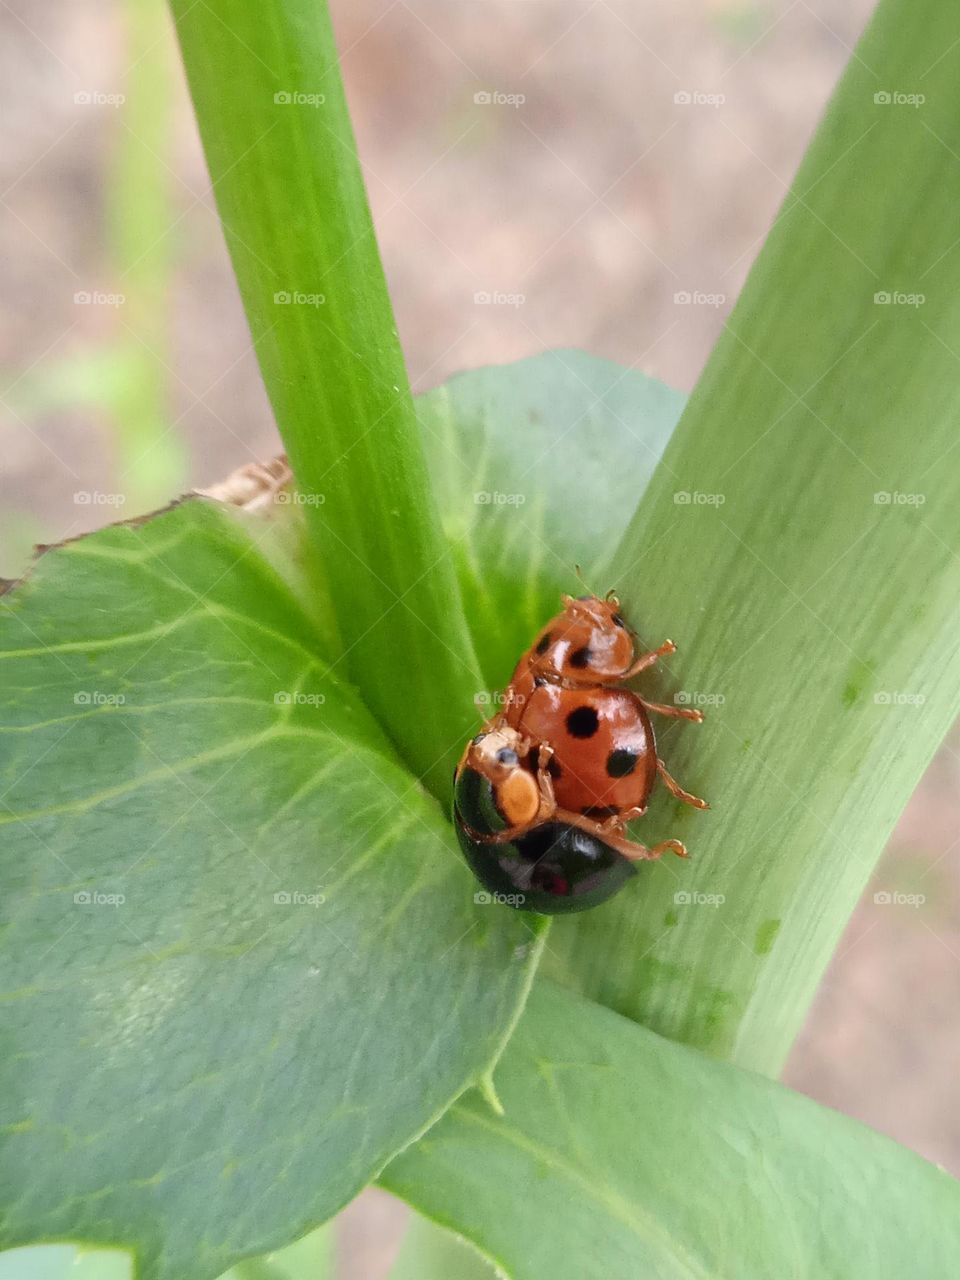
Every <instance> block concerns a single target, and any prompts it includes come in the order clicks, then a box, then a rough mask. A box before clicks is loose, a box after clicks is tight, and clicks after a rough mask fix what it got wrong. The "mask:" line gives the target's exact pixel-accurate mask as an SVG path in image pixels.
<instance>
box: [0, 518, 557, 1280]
mask: <svg viewBox="0 0 960 1280" xmlns="http://www.w3.org/2000/svg"><path fill="white" fill-rule="evenodd" d="M275 510H276V508H275ZM280 510H281V511H283V510H287V511H289V508H286V509H284V508H280ZM261 537H262V538H263V539H264V542H265V545H269V546H271V548H272V550H271V553H270V556H271V558H269V559H268V558H266V556H265V555H264V554H262V553H261V551H260V550H259V548H258V540H259V539H260V538H261ZM281 543H282V539H270V538H269V537H268V535H267V533H266V532H264V531H263V528H262V524H261V522H260V520H259V519H253V518H252V517H249V516H247V517H241V516H239V515H238V514H235V513H233V512H231V511H229V510H227V509H226V508H222V507H219V506H217V505H215V504H213V503H209V502H206V501H202V500H194V501H189V502H186V503H184V504H182V505H180V506H179V507H177V508H176V509H173V510H171V511H169V512H167V513H165V514H163V515H161V516H159V517H157V518H155V519H153V520H151V521H150V522H149V523H146V524H142V525H137V524H131V525H126V526H114V527H112V528H109V529H106V530H103V531H101V532H100V533H98V534H96V535H94V536H92V537H90V538H86V539H83V540H81V541H78V542H75V543H71V544H68V545H66V546H64V547H62V548H60V549H57V550H54V551H51V552H49V553H48V554H47V555H45V556H43V557H42V558H41V560H40V562H39V564H38V566H37V568H36V570H35V572H34V574H33V575H32V576H31V577H30V578H29V579H28V580H27V581H26V582H25V583H23V584H22V585H20V586H19V587H17V588H16V589H15V590H14V591H13V592H12V593H10V594H9V595H7V596H6V597H4V599H3V601H2V602H0V621H2V630H0V669H2V671H3V694H4V701H5V706H4V709H3V715H2V721H0V723H2V726H3V729H2V732H0V794H3V795H4V801H3V807H2V808H0V826H2V844H0V862H2V879H3V883H4V886H5V893H4V898H3V906H2V910H3V916H2V926H3V946H4V991H3V995H2V997H0V1008H2V1013H0V1030H2V1037H3V1043H4V1055H3V1061H2V1066H0V1100H2V1101H0V1106H2V1113H3V1114H2V1120H0V1124H2V1125H3V1126H5V1132H6V1142H5V1144H4V1147H3V1153H2V1156H0V1200H2V1202H3V1203H4V1205H5V1207H6V1217H5V1226H4V1230H3V1234H2V1236H0V1243H2V1244H3V1245H14V1244H20V1243H28V1242H32V1241H36V1240H40V1239H46V1240H49V1239H51V1238H52V1239H57V1238H60V1239H63V1238H69V1239H78V1240H84V1241H90V1242H95V1243H97V1244H116V1245H121V1246H128V1247H130V1248H132V1249H133V1250H135V1252H136V1253H137V1254H138V1255H139V1259H140V1263H141V1266H142V1274H143V1275H144V1276H146V1277H148V1278H149V1277H176V1280H184V1278H189V1277H198V1278H203V1277H213V1276H216V1275H218V1274H219V1273H220V1272H222V1271H223V1270H224V1269H225V1267H226V1266H228V1265H229V1264H230V1263H232V1262H234V1261H235V1260H237V1259H238V1258H241V1257H243V1256H246V1255H250V1254H259V1253H263V1252H265V1251H268V1250H270V1249H273V1248H277V1247H279V1246H282V1245H284V1244H286V1243H287V1242H288V1241H290V1240H291V1239H293V1238H294V1237H295V1236H297V1235H298V1234H301V1233H302V1232H303V1231H305V1230H306V1229H307V1228H308V1227H309V1226H311V1225H312V1224H315V1223H318V1222H320V1221H321V1220H323V1219H324V1218H326V1217H328V1216H329V1215H330V1214H332V1213H333V1212H334V1211H336V1210H337V1209H338V1208H339V1207H340V1206H341V1205H342V1204H344V1203H345V1202H346V1201H347V1200H349V1199H350V1198H351V1197H352V1196H353V1195H354V1194H355V1193H356V1192H357V1191H358V1190H359V1189H360V1188H361V1187H362V1186H363V1185H364V1184H365V1183H367V1182H368V1181H369V1180H370V1179H371V1177H373V1175H374V1174H375V1173H376V1172H377V1170H378V1169H379V1168H380V1167H382V1165H383V1164H384V1162H385V1161H386V1160H387V1159H389V1158H390V1157H391V1156H392V1155H393V1154H394V1153H395V1152H396V1151H397V1150H398V1149H399V1148H401V1147H402V1146H404V1145H406V1144H407V1143H408V1142H410V1141H411V1139H413V1138H414V1137H415V1136H416V1135H417V1134H419V1133H420V1132H421V1131H422V1130H423V1129H424V1128H425V1127H426V1126H427V1125H429V1124H430V1123H431V1122H432V1121H433V1120H434V1119H435V1118H436V1116H437V1115H439V1114H440V1113H441V1112H442V1111H443V1109H444V1108H445V1107H446V1106H447V1105H448V1104H449V1102H450V1101H451V1100H452V1099H453V1098H454V1097H455V1096H456V1095H457V1094H458V1093H459V1092H460V1091H461V1090H462V1089H463V1088H464V1087H466V1086H467V1085H468V1084H469V1083H471V1082H474V1081H477V1080H479V1079H480V1078H481V1077H482V1076H483V1075H484V1074H485V1073H486V1072H487V1071H488V1070H489V1067H490V1065H491V1063H492V1062H493V1061H494V1060H495V1058H496V1056H497V1055H498V1053H499V1051H500V1049H501V1047H502V1044H503V1042H504V1039H505V1037H506V1036H507V1034H508V1033H509V1029H510V1026H511V1024H512V1021H513V1019H514V1018H515V1016H516V1013H517V1010H518V1007H519V1004H520V1002H521V1001H522V999H523V996H524V993H525V989H526V985H527V983H528V981H529V977H530V973H531V970H532V965H533V963H534V961H535V957H536V952H537V943H536V940H535V937H534V933H533V930H532V928H531V926H530V924H528V922H526V921H525V920H524V919H522V918H520V917H518V916H516V915H513V914H511V913H507V912H504V911H498V910H493V909H490V908H483V907H476V906H475V905H474V902H473V893H474V889H475V885H474V883H473V881H472V879H471V877H470V875H469V874H468V872H467V871H466V869H465V867H464V866H463V863H462V860H461V858H460V856H459V853H458V852H457V850H456V845H455V842H454V841H453V839H452V838H451V832H450V828H449V824H448V823H447V821H446V819H445V817H444V815H443V814H442V813H441V812H440V810H439V808H438V806H437V804H436V802H435V801H434V800H432V799H431V798H430V797H429V796H428V795H426V793H425V792H424V791H423V789H422V788H421V786H420V785H419V784H418V783H417V782H416V780H415V779H414V778H413V777H412V776H411V775H410V774H409V773H407V772H406V771H405V770H404V769H402V768H401V767H400V766H399V765H398V764H397V762H396V760H395V757H394V754H393V751H392V748H391V747H390V746H389V744H388V743H387V741H386V739H385V738H384V735H383V733H382V732H381V730H380V729H379V728H378V727H377V725H376V723H375V722H374V720H373V718H372V716H371V715H370V713H369V712H368V711H367V710H366V709H365V707H364V706H363V704H362V703H361V702H360V700H359V699H358V697H357V696H356V694H355V692H354V691H353V690H352V689H351V687H350V686H349V685H347V684H345V683H344V682H343V680H342V679H341V678H340V673H339V670H338V669H337V664H336V663H333V664H331V663H330V662H329V661H328V660H327V659H326V658H325V656H323V647H322V640H321V639H320V636H319V633H318V631H317V629H316V627H315V626H314V624H313V621H312V619H311V616H310V613H309V612H308V610H307V609H305V608H304V607H302V606H301V603H300V600H299V598H298V587H299V585H300V584H299V583H296V585H294V586H291V584H290V583H289V582H288V581H287V579H286V578H284V577H283V576H282V575H281V572H280V570H279V568H278V567H277V566H280V565H282V564H283V563H284V562H283V557H282V556H281V555H280V553H279V551H278V550H277V549H276V548H277V547H278V546H279V545H280V544H281ZM388 658H389V660H391V661H392V655H388ZM277 895H280V896H279V898H278V897H277ZM27 1171H29V1176H27Z"/></svg>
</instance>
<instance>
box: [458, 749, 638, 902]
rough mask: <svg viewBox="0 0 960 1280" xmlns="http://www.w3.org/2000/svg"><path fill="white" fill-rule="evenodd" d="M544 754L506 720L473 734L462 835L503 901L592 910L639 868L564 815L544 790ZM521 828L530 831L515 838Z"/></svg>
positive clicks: (481, 874)
mask: <svg viewBox="0 0 960 1280" xmlns="http://www.w3.org/2000/svg"><path fill="white" fill-rule="evenodd" d="M539 755H540V752H539V750H538V748H536V747H535V746H533V745H532V744H530V743H528V742H527V741H526V740H524V739H523V738H522V737H521V736H520V735H519V734H517V733H516V731H515V730H512V729H509V728H506V727H501V728H498V729H494V730H491V731H489V732H487V733H481V734H478V735H477V737H476V738H474V739H473V741H472V742H471V743H470V744H469V746H468V748H467V750H466V752H465V753H464V757H463V759H462V760H461V762H460V765H459V767H458V769H457V773H456V777H455V786H454V813H453V817H454V825H455V826H456V829H457V839H458V840H459V842H460V848H461V850H462V851H463V855H464V858H465V859H466V861H467V863H468V864H469V866H470V868H471V870H472V871H473V873H474V875H475V876H476V877H477V879H478V880H479V881H480V883H481V884H482V885H483V887H484V888H485V889H486V890H487V891H488V892H489V893H491V894H494V895H497V897H498V900H502V901H504V902H506V903H507V904H508V905H510V906H514V907H516V908H518V909H520V910H523V911H536V912H539V913H540V914H541V915H558V914H561V913H565V912H573V911H585V910H587V909H588V908H589V907H595V906H598V905H599V904H600V903H601V902H605V901H606V900H607V899H608V898H610V897H612V896H613V894H615V893H616V892H617V890H618V889H621V888H622V887H623V885H624V884H625V883H626V882H627V880H628V879H630V877H631V876H633V875H634V874H635V868H634V865H633V863H632V862H631V861H630V860H629V859H627V858H625V857H623V856H622V855H621V854H620V853H618V852H617V851H616V849H614V848H611V846H610V845H609V844H607V843H605V842H604V841H603V840H601V839H600V838H599V837H598V836H597V835H596V834H594V833H593V832H591V831H588V830H584V829H583V828H582V827H580V826H574V825H572V824H571V823H568V822H564V821H561V820H557V818H556V816H555V815H556V810H555V806H553V808H551V805H550V803H549V801H548V800H546V799H545V798H544V796H543V794H542V791H541V780H542V776H543V769H541V764H543V767H544V768H545V762H541V760H540V759H539ZM515 827H521V828H523V832H522V834H520V835H518V836H515V837H513V838H510V834H509V833H510V831H511V830H512V829H513V828H515ZM504 833H506V838H504V839H503V840H496V837H497V836H499V835H502V834H504Z"/></svg>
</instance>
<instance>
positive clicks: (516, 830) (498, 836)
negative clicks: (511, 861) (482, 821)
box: [463, 814, 543, 844]
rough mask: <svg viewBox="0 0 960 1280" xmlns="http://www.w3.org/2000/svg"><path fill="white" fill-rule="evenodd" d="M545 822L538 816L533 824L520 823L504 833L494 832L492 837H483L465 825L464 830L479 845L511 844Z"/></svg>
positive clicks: (505, 829)
mask: <svg viewBox="0 0 960 1280" xmlns="http://www.w3.org/2000/svg"><path fill="white" fill-rule="evenodd" d="M542 821H543V818H541V817H540V815H539V814H538V815H537V817H536V818H534V819H533V821H532V822H518V823H517V825H516V826H514V827H504V829H503V830H502V831H494V832H493V833H492V834H490V835H481V834H480V832H479V831H474V829H473V827H468V826H467V824H466V823H465V822H464V823H463V830H464V831H465V832H466V833H467V835H468V836H469V837H470V839H471V840H475V841H476V842H477V843H478V844H509V843H510V841H512V840H519V839H520V837H521V836H525V835H526V834H527V832H528V831H532V830H533V828H534V827H535V826H537V825H538V824H539V823H541V822H542Z"/></svg>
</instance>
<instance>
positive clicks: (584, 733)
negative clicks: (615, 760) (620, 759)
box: [567, 706, 616, 754]
mask: <svg viewBox="0 0 960 1280" xmlns="http://www.w3.org/2000/svg"><path fill="white" fill-rule="evenodd" d="M599 727H600V717H599V716H598V715H597V712H596V709H595V708H594V707H590V706H586V707H576V708H575V709H574V710H573V711H571V712H570V714H569V715H568V716H567V733H569V734H571V735H572V736H573V737H574V738H592V737H593V735H594V734H595V733H596V732H597V729H599ZM614 754H616V752H614Z"/></svg>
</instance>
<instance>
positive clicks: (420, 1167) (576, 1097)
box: [381, 982, 960, 1280]
mask: <svg viewBox="0 0 960 1280" xmlns="http://www.w3.org/2000/svg"><path fill="white" fill-rule="evenodd" d="M496 1085H497V1091H498V1094H499V1096H500V1099H501V1101H502V1103H503V1106H504V1109H505V1115H504V1117H503V1118H499V1117H497V1116H496V1115H494V1113H493V1112H492V1111H491V1110H490V1108H489V1107H488V1106H487V1105H486V1104H485V1103H484V1101H483V1099H482V1098H480V1097H479V1095H477V1094H476V1093H471V1094H470V1095H468V1096H466V1097H465V1098H463V1099H461V1100H460V1101H459V1102H457V1103H456V1105H455V1106H454V1107H452V1108H451V1110H450V1111H449V1112H447V1114H446V1115H445V1116H444V1117H443V1119H442V1120H441V1121H440V1122H439V1123H438V1124H437V1125H436V1126H435V1127H434V1128H433V1129H432V1130H431V1131H430V1133H429V1134H427V1136H426V1137H425V1138H423V1139H422V1140H421V1141H420V1142H419V1143H418V1144H417V1145H416V1146H415V1147H413V1148H411V1149H410V1150H409V1151H407V1152H405V1153H404V1154H403V1155H402V1156H400V1158H399V1159H398V1160H396V1161H395V1162H394V1163H393V1164H392V1165H390V1167H389V1168H388V1169H387V1170H386V1172H385V1174H384V1175H383V1177H382V1179H381V1181H382V1183H383V1185H385V1186H386V1187H387V1188H388V1190H391V1191H393V1192H394V1193H395V1194H397V1195H399V1196H402V1197H403V1198H404V1199H405V1200H408V1201H410V1203H411V1204H413V1205H414V1206H415V1207H416V1208H417V1209H418V1210H419V1211H420V1212H421V1213H424V1214H426V1215H427V1216H428V1217H430V1218H432V1219H434V1220H435V1221H436V1222H438V1223H441V1224H443V1225H444V1226H446V1227H449V1228H450V1229H452V1230H454V1231H457V1232H459V1233H460V1234H462V1235H464V1236H465V1237H466V1238H467V1239H468V1240H472V1241H473V1242H474V1243H475V1244H476V1245H477V1246H478V1247H479V1248H480V1249H482V1250H483V1252H484V1253H485V1254H487V1255H488V1256H490V1257H491V1258H492V1259H494V1260H495V1262H496V1263H497V1265H498V1266H500V1267H501V1268H503V1270H504V1271H505V1272H506V1273H507V1275H508V1276H510V1277H511V1280H543V1277H544V1276H549V1277H550V1278H551V1280H568V1278H569V1280H609V1277H611V1276H618V1277H620V1276H624V1277H626V1276H636V1277H641V1276H643V1277H646V1276H650V1277H653V1276H656V1277H657V1280H674V1277H676V1278H677V1280H691V1278H692V1277H696V1278H697V1280H706V1278H707V1277H711V1278H712V1277H721V1276H722V1277H736V1280H754V1278H755V1280H769V1278H770V1277H771V1276H811V1277H812V1276H816V1277H818V1280H821V1278H822V1280H887V1278H889V1280H899V1278H900V1277H902V1276H911V1277H915V1280H941V1277H943V1276H948V1275H955V1274H956V1271H957V1267H958V1263H960V1226H958V1224H960V1185H958V1184H957V1183H956V1182H955V1181H954V1180H953V1179H951V1178H950V1177H949V1176H948V1175H947V1174H946V1173H944V1172H943V1171H941V1170H939V1169H936V1168H935V1167H934V1166H933V1165H930V1164H927V1163H926V1162H925V1161H923V1160H921V1159H920V1158H919V1156H915V1155H913V1154H912V1153H911V1152H908V1151H905V1150H903V1149H902V1148H900V1147H898V1146H897V1145H896V1143H894V1142H891V1141H890V1140H889V1139H888V1138H883V1137H881V1136H880V1135H879V1134H876V1133H873V1132H872V1131H871V1130H869V1129H866V1128H864V1127H863V1126H861V1125H859V1124H856V1123H855V1122H854V1121H852V1120H848V1119H846V1118H845V1117H843V1116H840V1115H837V1114H836V1113H834V1112H831V1111H828V1110H827V1109H825V1108H823V1107H819V1106H817V1105H816V1104H815V1103H813V1102H811V1101H810V1100H809V1099H807V1098H804V1097H802V1096H801V1095H800V1094H795V1093H792V1092H790V1091H789V1090H788V1089H785V1088H783V1087H782V1086H781V1085H778V1084H775V1083H773V1082H772V1081H769V1080H767V1079H765V1078H763V1077H761V1076H756V1075H754V1074H752V1073H751V1072H747V1071H743V1070H741V1069H738V1068H734V1067H731V1066H729V1065H727V1064H725V1063H718V1062H714V1061H712V1060H711V1059H710V1058H708V1057H706V1056H705V1055H703V1054H701V1053H699V1052H697V1051H695V1050H691V1049H688V1048H687V1047H686V1046H684V1045H677V1044H672V1043H670V1042H669V1041H666V1040H662V1039H661V1038H660V1037H659V1036H657V1035H655V1034H654V1033H653V1032H650V1031H647V1030H645V1029H644V1028H641V1027H638V1026H636V1025H635V1024H634V1023H632V1022H630V1021H629V1020H627V1019H625V1018H622V1017H620V1016H619V1015H618V1014H615V1013H613V1012H611V1011H610V1010H607V1009H603V1008H601V1007H600V1006H599V1005H595V1004H593V1003H592V1002H589V1001H585V1000H583V999H581V998H580V997H578V996H574V995H572V994H571V993H569V992H565V991H562V990H561V989H560V988H557V987H553V986H551V985H550V984H549V983H543V982H538V983H537V984H536V986H535V988H534V991H533V992H532V994H531V997H530V1000H529V1002H528V1004H527V1009H526V1011H525V1013H524V1016H523V1018H522V1019H521V1021H520V1025H519V1027H518V1028H517V1031H516V1033H515V1035H514V1037H513V1039H512V1040H511V1042H510V1046H509V1048H508V1049H507V1052H506V1054H505V1055H504V1057H503V1059H502V1060H501V1063H500V1066H499V1067H498V1069H497V1072H496Z"/></svg>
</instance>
